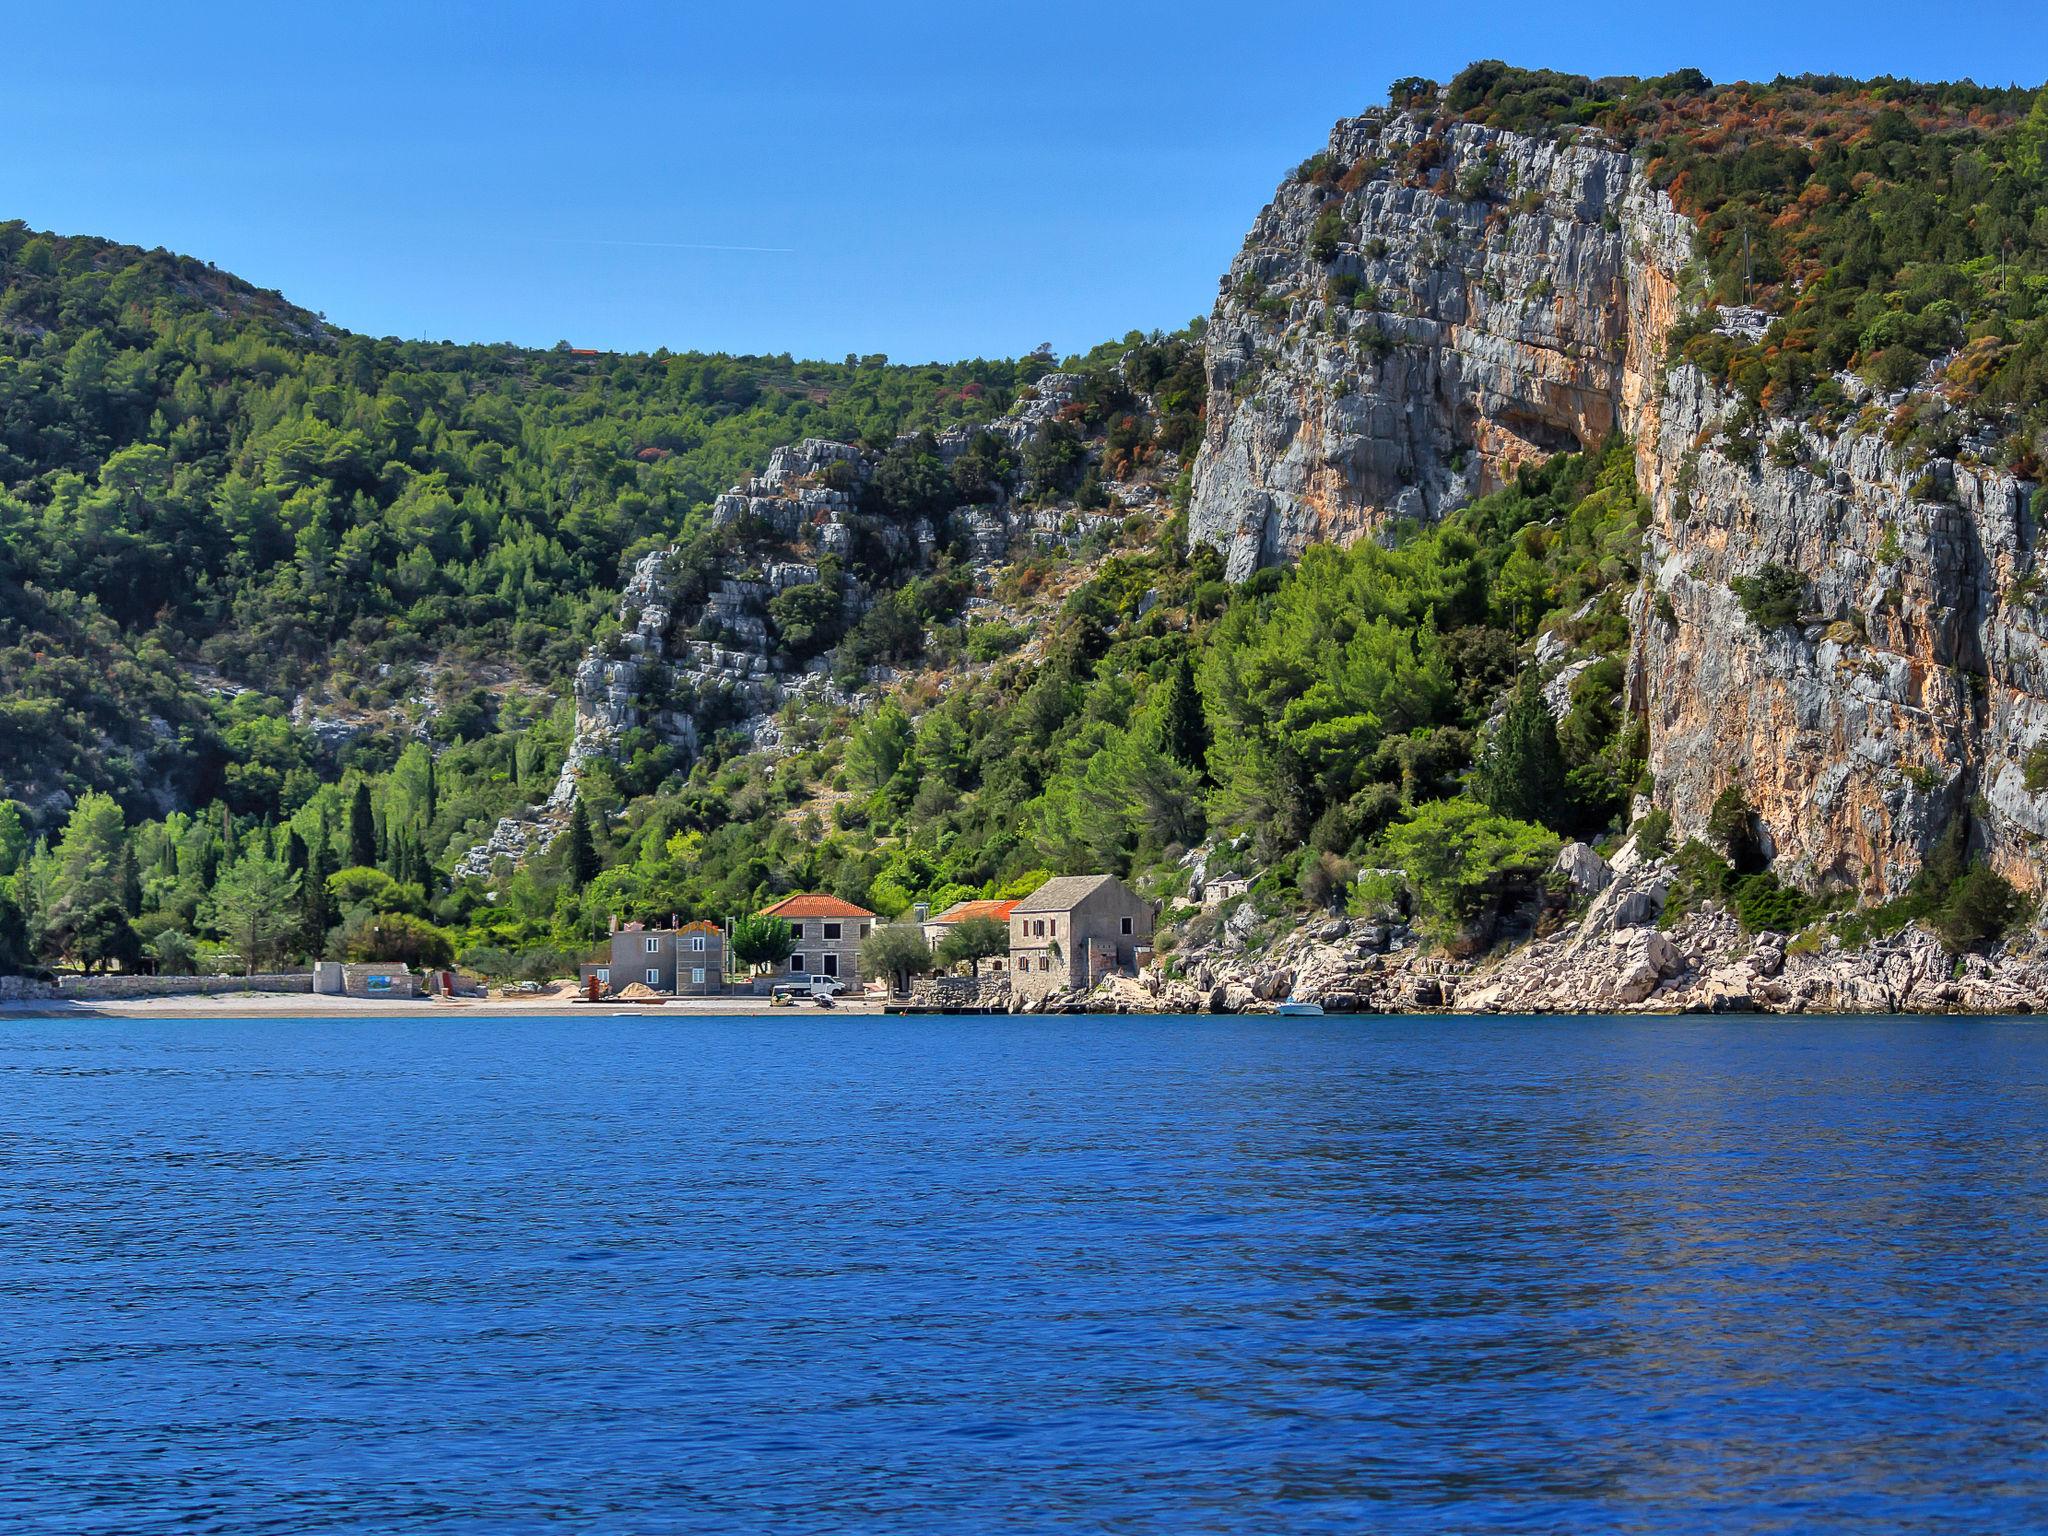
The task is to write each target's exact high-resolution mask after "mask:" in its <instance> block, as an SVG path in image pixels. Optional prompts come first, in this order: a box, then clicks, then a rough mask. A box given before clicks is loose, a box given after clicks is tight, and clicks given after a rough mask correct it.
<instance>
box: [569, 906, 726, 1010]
mask: <svg viewBox="0 0 2048 1536" xmlns="http://www.w3.org/2000/svg"><path fill="white" fill-rule="evenodd" d="M582 974H583V977H584V980H585V983H586V985H587V984H588V981H589V978H591V977H593V976H595V977H596V978H597V982H598V985H599V986H601V987H603V988H604V990H605V991H607V992H618V991H621V990H622V989H624V988H626V987H629V986H631V985H632V984H633V983H634V982H636V981H637V982H639V983H641V984H642V985H643V986H647V987H651V988H653V989H654V990H655V991H656V992H665V993H668V994H670V995H672V996H675V997H716V996H717V995H718V994H719V993H721V992H723V991H724V990H725V930H724V929H722V928H720V927H719V926H718V924H716V923H711V922H703V921H698V922H694V923H685V924H683V926H682V927H680V928H649V927H646V926H645V925H643V924H640V923H627V924H626V925H625V926H624V927H622V928H620V929H619V930H618V931H617V932H616V933H614V934H613V935H612V940H611V960H610V963H609V964H606V963H604V962H603V961H599V962H597V963H595V964H592V965H586V966H584V967H583V968H582Z"/></svg>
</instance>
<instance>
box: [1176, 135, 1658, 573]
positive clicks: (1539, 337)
mask: <svg viewBox="0 0 2048 1536" xmlns="http://www.w3.org/2000/svg"><path fill="white" fill-rule="evenodd" d="M1304 171H1305V172H1307V174H1306V175H1304V174H1302V173H1297V175H1296V177H1295V178H1294V179H1293V180H1290V181H1289V182H1288V183H1287V184H1286V185H1285V186H1283V187H1282V188H1281V189H1280V191H1279V193H1278V194H1277V195H1276V196H1275V198H1274V200H1273V202H1272V203H1271V204H1270V205H1269V206H1268V207H1267V208H1266V209H1265V211H1264V212H1263V213H1261V214H1260V215H1259V219H1258V222H1257V223H1256V224H1255V225H1254V226H1253V228H1252V232H1251V235H1250V237H1249V239H1248V240H1247V241H1246V243H1245V247H1244V250H1243V251H1242V252H1241V253H1240V254H1239V255H1238V257H1237V259H1236V260H1235V261H1234V262H1233V263H1232V264H1231V269H1230V272H1229V274H1228V275H1227V276H1226V277H1225V278H1224V280H1223V293H1222V295H1221V297H1220V298H1219V299H1218V300H1217V304H1216V309H1215V313H1214V314H1213V316H1212V317H1211V320H1210V329H1209V335H1208V342H1207V364H1208V373H1209V421H1208V429H1207V434H1206V437H1205V439H1204V442H1203V447H1202V452H1201V455H1200V458H1199V459H1198V460H1197V462H1196V466H1195V481H1194V499H1193V502H1192V506H1191V509H1190V514H1189V528H1190V537H1191V538H1192V539H1194V540H1195V541H1197V542H1201V543H1207V544H1211V545H1214V546H1215V547H1216V548H1217V549H1218V550H1220V551H1221V552H1222V553H1223V554H1224V556H1225V558H1226V564H1227V567H1228V570H1229V574H1230V575H1231V576H1232V577H1233V578H1234V579H1238V580H1242V579H1243V578H1244V577H1245V576H1248V575H1249V574H1251V572H1252V571H1254V570H1256V569H1258V568H1259V567H1260V566H1264V565H1271V564H1275V563H1279V562H1282V561H1287V560H1291V559H1293V558H1294V557H1295V556H1296V555H1298V554H1300V552H1301V551H1302V549H1303V548H1305V547H1306V546H1307V545H1309V544H1311V543H1315V542H1318V541H1335V542H1339V543H1342V542H1348V541H1349V540H1351V539H1353V538H1356V537H1358V536H1359V535H1361V534H1364V533H1369V532H1372V531H1373V530H1375V529H1377V528H1379V527H1380V526H1382V525H1383V524H1385V523H1387V522H1388V521H1390V520H1393V519H1396V518H1403V517H1413V518H1424V519H1427V518H1432V517H1435V516H1437V515H1438V514H1440V513H1441V512H1443V511H1445V510H1447V509H1449V508H1452V507H1455V506H1457V505H1459V504H1461V503H1462V502H1464V501H1466V500H1469V499H1470V498H1471V497H1472V496H1474V495H1477V494H1479V493H1480V492H1482V491H1484V490H1487V489H1490V488H1491V487H1492V486H1494V485H1496V484H1498V483H1499V482H1500V481H1501V480H1502V479H1503V478H1504V477H1506V476H1508V475H1510V474H1512V473H1513V471H1514V469H1515V467H1516V466H1517V465H1519V464H1521V463H1523V462H1524V461H1526V460H1529V459H1532V458H1543V457H1546V456H1548V455H1549V454H1551V453H1553V452H1556V451H1559V450H1573V449H1577V448H1580V447H1584V446H1588V445H1591V444H1594V443H1598V442H1600V441H1602V440H1604V439H1605V438H1606V437H1607V435H1608V434H1609V433H1610V432H1612V431H1613V430H1614V429H1615V427H1616V426H1617V425H1625V426H1633V425H1634V421H1633V418H1634V417H1635V416H1637V415H1639V414H1640V413H1641V411H1642V410H1643V408H1644V406H1645V405H1646V403H1648V402H1649V401H1651V400H1652V399H1653V398H1654V395H1655V387H1654V370H1655V365H1656V360H1657V355H1658V353H1657V348H1656V347H1655V345H1654V343H1653V342H1652V341H1650V340H1649V339H1650V338H1653V337H1657V336H1661V335H1662V332H1663V330H1664V328H1665V327H1666V326H1668V323H1669V318H1670V315H1671V314H1672V312H1673V311H1674V310H1675V293H1676V285H1677V279H1678V274H1679V271H1680V269H1681V267H1682V266H1683V264H1684V262H1685V261H1686V260H1687V258H1688V257H1689V255H1690V252H1691V231H1690V228H1689V226H1687V225H1686V223H1685V221H1684V220H1683V219H1682V218H1680V217H1679V216H1678V215H1676V214H1675V213H1674V212H1673V211H1672V210H1671V207H1670V204H1669V203H1668V201H1666V200H1665V199H1664V198H1663V197H1662V195H1661V194H1658V193H1655V192H1653V191H1651V190H1650V189H1649V188H1647V187H1646V186H1645V185H1643V184H1642V182H1641V180H1640V178H1638V177H1637V176H1636V175H1635V174H1634V168H1633V166H1632V164H1631V162H1630V160H1629V157H1628V156H1627V155H1626V154H1623V153H1621V152H1619V151H1616V150H1612V149H1607V148H1601V147H1598V146H1596V145H1592V144H1586V145H1560V144H1556V143H1551V142H1547V141H1539V140H1536V139H1530V138H1524V137H1519V136H1516V135H1513V134H1504V133H1500V132H1496V131H1494V130H1492V129H1487V128H1480V127H1474V126H1470V125H1464V126H1459V127H1455V128H1452V129H1451V130H1449V131H1448V132H1447V133H1444V134H1441V135H1432V134H1430V133H1428V132H1427V131H1426V129H1425V125H1424V124H1423V123H1422V122H1420V121H1419V120H1417V119H1415V118H1413V117H1410V116H1408V115H1406V114H1384V113H1372V114H1368V115H1366V116H1364V117H1360V118H1354V119H1352V120H1350V121H1348V122H1343V123H1340V124H1338V125H1337V129H1336V131H1335V132H1334V133H1333V134H1332V135H1331V138H1330V147H1329V149H1328V150H1327V151H1326V152H1325V153H1324V154H1323V155H1322V156H1320V157H1318V159H1317V160H1316V161H1312V162H1310V164H1309V166H1307V167H1304Z"/></svg>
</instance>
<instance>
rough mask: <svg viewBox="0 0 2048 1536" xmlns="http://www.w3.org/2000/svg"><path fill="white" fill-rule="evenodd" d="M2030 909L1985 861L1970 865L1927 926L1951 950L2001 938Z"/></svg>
mask: <svg viewBox="0 0 2048 1536" xmlns="http://www.w3.org/2000/svg"><path fill="white" fill-rule="evenodd" d="M2030 911H2031V903H2029V902H2028V901H2027V900H2026V899H2025V898H2024V897H2022V896H2021V895H2020V893H2019V892H2018V891H2017V890H2015V889H2014V888H2013V885H2012V882H2011V881H2009V880H2007V879H2006V878H2005V877H2004V876H2003V875H2001V874H1999V873H1998V872H1997V871H1996V870H1994V869H1992V868H1990V867H1989V866H1988V865H1985V864H1972V865H1971V866H1970V867H1969V868H1968V869H1966V870H1964V871H1963V875H1962V878H1961V879H1959V880H1957V881H1956V883H1955V884H1954V885H1952V886H1951V887H1950V888H1949V890H1948V894H1947V896H1946V897H1945V898H1944V900H1943V901H1942V903H1941V905H1940V906H1939V907H1938V908H1936V909H1935V911H1934V912H1933V913H1931V914H1930V915H1929V919H1928V922H1929V926H1931V927H1932V928H1933V929H1934V931H1935V932H1936V933H1937V934H1939V935H1940V936H1941V942H1942V943H1943V944H1944V945H1946V946H1947V947H1948V949H1949V950H1950V951H1951V952H1955V951H1960V950H1965V949H1968V948H1969V947H1970V946H1972V945H1973V944H1982V943H1986V942H1988V941H1990V940H1992V939H2000V938H2003V937H2005V935H2006V934H2007V933H2008V932H2010V931H2011V930H2012V928H2013V927H2014V926H2015V925H2016V924H2018V923H2019V922H2021V921H2022V920H2023V919H2024V918H2025V917H2026V916H2027V915H2028V914H2029V912H2030Z"/></svg>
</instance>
